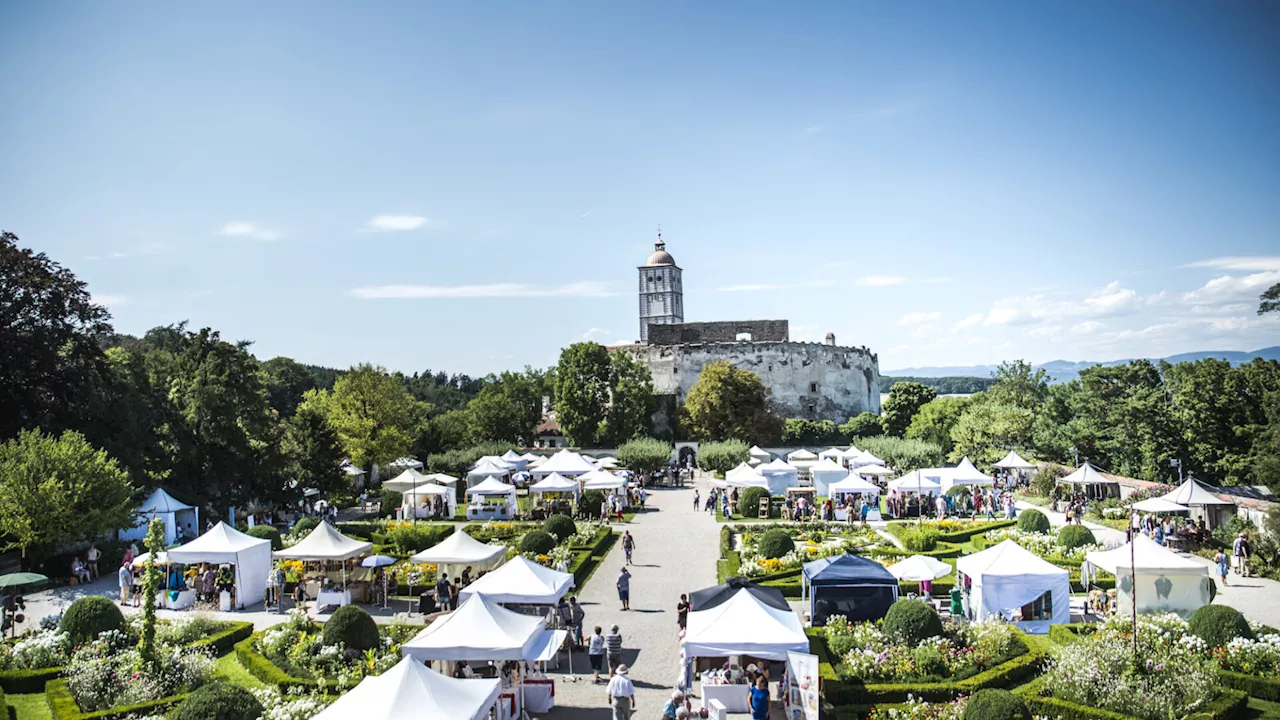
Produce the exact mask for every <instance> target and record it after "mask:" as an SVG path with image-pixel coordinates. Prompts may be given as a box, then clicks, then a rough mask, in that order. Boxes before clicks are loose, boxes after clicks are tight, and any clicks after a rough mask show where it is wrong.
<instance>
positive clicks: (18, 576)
mask: <svg viewBox="0 0 1280 720" xmlns="http://www.w3.org/2000/svg"><path fill="white" fill-rule="evenodd" d="M48 579H49V578H47V577H45V576H44V575H41V574H40V573H33V572H16V573H9V574H8V575H0V590H8V589H9V588H16V587H22V586H23V585H31V584H33V583H38V582H44V581H45V580H48Z"/></svg>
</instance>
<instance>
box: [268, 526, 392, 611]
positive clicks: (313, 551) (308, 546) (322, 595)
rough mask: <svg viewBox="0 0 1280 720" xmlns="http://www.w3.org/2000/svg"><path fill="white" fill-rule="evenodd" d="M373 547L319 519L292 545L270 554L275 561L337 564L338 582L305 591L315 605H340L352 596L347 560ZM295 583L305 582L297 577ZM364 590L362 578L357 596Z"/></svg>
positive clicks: (346, 603) (319, 606)
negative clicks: (339, 580)
mask: <svg viewBox="0 0 1280 720" xmlns="http://www.w3.org/2000/svg"><path fill="white" fill-rule="evenodd" d="M371 550H373V543H369V542H361V541H359V540H353V539H352V538H349V537H347V536H346V535H343V534H342V533H340V532H338V531H337V530H335V529H334V527H333V526H332V525H330V524H329V523H328V522H324V521H321V523H320V524H319V525H317V526H316V527H315V529H314V530H312V531H311V532H310V533H307V536H306V537H304V538H303V539H302V540H300V541H299V542H298V543H297V544H296V545H294V546H293V547H288V548H285V549H284V550H280V551H277V552H274V553H272V554H271V555H272V557H273V558H275V559H276V560H302V561H305V562H328V563H338V564H339V565H340V571H341V580H342V582H341V585H335V586H333V587H330V588H326V589H324V590H321V589H319V587H320V586H319V584H317V587H316V588H315V589H314V590H313V592H310V593H308V594H309V595H311V596H312V597H313V598H314V599H315V601H316V607H317V608H322V607H340V606H342V605H350V604H351V598H352V595H353V593H352V587H351V584H350V582H349V580H348V578H347V564H346V561H347V560H351V559H352V558H357V557H360V556H361V555H366V554H368V553H369V552H370V551H371ZM299 582H305V581H304V580H302V579H299ZM367 589H368V583H367V582H366V581H364V580H361V581H360V585H359V588H358V589H357V591H356V593H354V594H356V595H357V596H361V597H362V596H363V595H364V593H365V592H366V591H367Z"/></svg>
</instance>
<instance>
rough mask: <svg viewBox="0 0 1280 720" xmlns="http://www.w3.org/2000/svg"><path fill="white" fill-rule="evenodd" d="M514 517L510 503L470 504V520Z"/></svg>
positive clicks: (468, 509)
mask: <svg viewBox="0 0 1280 720" xmlns="http://www.w3.org/2000/svg"><path fill="white" fill-rule="evenodd" d="M512 517H513V513H512V510H511V507H510V506H508V505H468V506H467V519H468V520H510V519H511V518H512Z"/></svg>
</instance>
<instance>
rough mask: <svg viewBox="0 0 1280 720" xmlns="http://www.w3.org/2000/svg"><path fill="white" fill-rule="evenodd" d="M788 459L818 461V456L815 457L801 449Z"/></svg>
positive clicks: (791, 454)
mask: <svg viewBox="0 0 1280 720" xmlns="http://www.w3.org/2000/svg"><path fill="white" fill-rule="evenodd" d="M787 459H788V460H817V459H818V456H817V455H815V454H814V453H811V452H809V451H808V450H805V449H804V448H800V449H799V450H796V451H795V452H792V453H790V454H788V455H787Z"/></svg>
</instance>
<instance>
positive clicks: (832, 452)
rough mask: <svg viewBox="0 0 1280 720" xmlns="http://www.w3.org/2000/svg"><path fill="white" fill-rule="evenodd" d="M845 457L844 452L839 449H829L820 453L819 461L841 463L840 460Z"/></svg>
mask: <svg viewBox="0 0 1280 720" xmlns="http://www.w3.org/2000/svg"><path fill="white" fill-rule="evenodd" d="M842 457H844V451H843V450H841V449H840V448H838V447H829V448H827V449H826V450H823V451H822V452H820V453H818V459H819V460H834V461H836V462H840V458H842Z"/></svg>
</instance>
